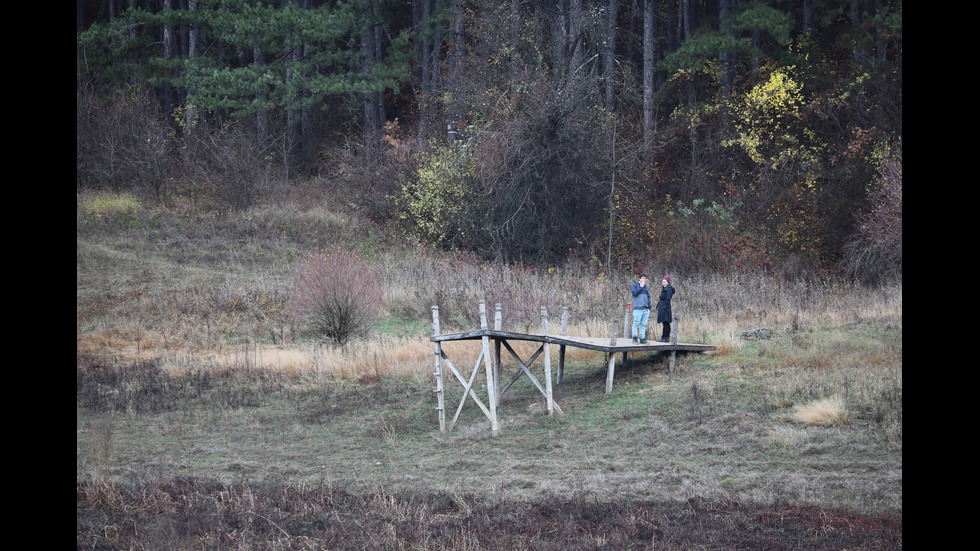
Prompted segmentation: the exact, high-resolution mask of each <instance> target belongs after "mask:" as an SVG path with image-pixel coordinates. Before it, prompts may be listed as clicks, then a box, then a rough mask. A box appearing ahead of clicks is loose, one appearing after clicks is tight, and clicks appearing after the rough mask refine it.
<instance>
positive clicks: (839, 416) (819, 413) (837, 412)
mask: <svg viewBox="0 0 980 551" xmlns="http://www.w3.org/2000/svg"><path fill="white" fill-rule="evenodd" d="M790 417H792V418H793V419H794V420H796V421H799V422H800V423H804V424H807V425H821V426H841V425H844V424H846V423H847V420H848V415H847V408H846V407H845V405H844V400H843V399H842V398H839V397H837V396H833V397H830V398H823V399H820V400H814V401H812V402H809V403H807V404H803V405H800V406H796V407H794V408H793V413H792V414H791V415H790Z"/></svg>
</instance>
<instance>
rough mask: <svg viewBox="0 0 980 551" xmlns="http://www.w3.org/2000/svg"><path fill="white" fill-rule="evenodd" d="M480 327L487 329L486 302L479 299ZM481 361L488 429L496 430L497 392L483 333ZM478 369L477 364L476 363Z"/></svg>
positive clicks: (487, 344)
mask: <svg viewBox="0 0 980 551" xmlns="http://www.w3.org/2000/svg"><path fill="white" fill-rule="evenodd" d="M480 329H482V330H484V331H485V330H486V329H487V304H486V302H485V301H482V300H481V301H480ZM482 340H483V363H484V366H485V367H486V370H487V394H488V396H487V398H488V399H487V401H488V402H489V403H490V430H491V431H493V432H497V430H499V429H500V427H499V426H498V425H497V393H496V383H494V380H493V366H492V365H490V363H491V361H492V360H491V359H490V338H489V337H487V336H486V335H483V339H482ZM477 369H479V365H477Z"/></svg>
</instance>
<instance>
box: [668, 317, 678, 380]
mask: <svg viewBox="0 0 980 551" xmlns="http://www.w3.org/2000/svg"><path fill="white" fill-rule="evenodd" d="M670 344H672V345H674V346H677V316H674V319H673V323H671V324H670ZM676 363H677V351H676V350H671V351H670V371H673V370H674V365H675V364H676Z"/></svg>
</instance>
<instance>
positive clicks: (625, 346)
mask: <svg viewBox="0 0 980 551" xmlns="http://www.w3.org/2000/svg"><path fill="white" fill-rule="evenodd" d="M567 320H568V308H564V309H563V310H562V321H561V331H560V332H559V333H558V334H552V332H550V331H549V330H548V311H547V309H546V308H545V307H543V306H542V307H541V333H539V334H535V333H516V332H513V331H503V330H502V329H501V312H500V305H499V304H498V305H497V306H496V312H495V315H494V328H493V329H488V324H487V315H486V305H485V303H484V301H480V329H478V330H476V331H466V332H462V333H450V334H445V335H443V334H441V333H440V331H439V308H438V307H436V306H433V307H432V330H433V334H432V336H431V337H430V338H429V340H430V341H432V342H433V343H434V345H435V358H436V373H435V376H436V390H435V392H436V394H437V397H438V407H437V408H436V409H437V410H438V411H439V428H440V430H441V431H443V432H445V431H446V430H452V427H453V425H454V424H455V423H456V420H457V419H458V418H459V413H460V411H461V410H462V408H463V404H464V403H465V401H466V399H467V397H471V398H472V399H473V401H474V402H475V403H476V404H477V405H478V406H479V407H480V409H482V410H483V413H484V414H485V415H486V416H487V417H488V418H489V419H490V427H491V430H493V431H496V430H498V423H497V406H499V405H500V397H501V396H502V395H503V393H505V392H507V389H509V388H510V386H511V385H512V384H514V382H515V381H517V380H518V379H519V378H520V377H522V376H527V377H528V378H529V379H530V380H531V382H532V383H533V384H534V385H535V387H537V389H538V390H539V391H540V392H541V394H542V395H544V397H545V400H546V402H547V409H548V414H549V415H551V414H553V413H554V412H555V411H556V410H557V411H558V412H559V413H561V408H560V407H558V405H557V404H555V403H554V399H553V393H552V373H551V346H552V345H555V346H558V371H557V381H558V384H561V379H562V375H563V373H564V369H565V349H566V348H567V347H569V346H573V347H576V348H584V349H587V350H595V351H599V352H605V353H606V354H608V367H607V372H606V393H607V394H608V393H610V392H612V385H613V377H614V373H615V366H616V355H617V354H622V358H623V361H624V362H625V361H626V357H627V354H629V353H631V352H670V353H671V354H670V364H669V365H670V370H671V371H673V370H674V363H675V358H676V355H677V352H708V351H711V350H714V349H715V347H714V346H712V345H708V344H697V343H684V342H677V317H676V316H675V317H674V322H673V323H672V324H671V329H672V332H671V339H670V341H669V342H654V341H649V342H647V343H646V344H633V341H632V338H630V337H629V336H628V335H629V332H630V323H629V312H627V313H626V316H625V318H624V321H623V336H622V337H619V336H618V334H617V333H618V326H619V322H618V320H615V319H614V320H612V323H611V331H610V336H609V337H608V338H603V337H577V336H571V335H567V334H566V328H567ZM466 340H480V341H482V343H483V346H482V348H481V351H480V356H479V357H478V358H477V360H476V365H475V366H474V367H473V371H472V372H471V373H470V375H469V377H468V378H466V377H464V376H463V374H462V373H461V372H460V371H459V369H457V368H456V366H455V365H453V363H452V361H451V360H450V359H449V356H448V355H447V354H446V352H445V351H444V350H443V345H444V344H445V343H449V342H454V341H466ZM491 341H492V342H493V345H494V346H493V352H492V353H491V351H490V342H491ZM510 341H527V342H539V343H541V346H540V347H539V348H538V349H537V351H536V352H534V353H533V354H532V356H531V357H530V358H529V359H528V360H527V361H525V360H523V359H522V358H521V357H520V356H519V355H518V354H517V352H515V351H514V349H513V347H511V346H510V344H509V342H510ZM501 347H503V348H506V349H507V351H508V352H509V353H510V355H511V356H513V358H514V359H515V360H516V361H517V363H518V364H519V365H520V369H519V370H518V371H517V372H516V374H515V375H514V377H513V378H512V379H511V380H510V382H508V383H507V384H506V385H504V386H503V387H501V384H500V383H501V379H500V356H501V354H500V353H501ZM542 355H543V362H544V373H543V375H544V377H543V378H544V384H543V385H542V383H541V382H540V381H539V380H538V378H537V377H535V375H534V373H533V372H532V371H531V364H532V363H533V362H534V361H535V360H536V359H537V358H538V357H539V356H542ZM481 361H482V362H483V363H484V366H485V371H486V377H487V402H486V403H484V402H483V400H482V399H481V398H480V397H479V396H478V395H477V394H476V392H475V391H474V390H473V385H474V382H475V379H476V376H477V373H478V372H479V371H480V363H481ZM444 367H446V368H448V369H449V371H450V372H451V373H452V375H453V376H454V377H455V378H456V380H457V381H458V382H459V383H460V384H461V385H462V386H463V397H462V399H461V400H460V402H459V406H458V407H457V409H456V415H455V416H454V417H453V418H452V420H451V421H450V423H449V425H448V429H447V426H446V418H445V399H444V380H443V375H444V370H443V368H444Z"/></svg>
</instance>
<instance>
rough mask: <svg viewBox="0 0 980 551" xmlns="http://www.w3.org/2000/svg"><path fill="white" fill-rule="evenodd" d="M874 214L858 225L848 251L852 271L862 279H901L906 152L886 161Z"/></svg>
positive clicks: (873, 197)
mask: <svg viewBox="0 0 980 551" xmlns="http://www.w3.org/2000/svg"><path fill="white" fill-rule="evenodd" d="M870 199H871V210H870V211H869V212H867V213H866V214H865V215H864V216H862V217H861V218H860V220H859V221H858V227H857V233H856V235H855V236H854V238H853V239H852V240H851V241H850V242H849V243H848V244H847V246H846V247H845V249H846V253H847V257H848V260H849V262H850V266H851V270H852V271H853V272H854V273H855V274H856V275H860V276H865V277H867V276H879V277H880V276H894V275H898V276H899V277H900V276H901V273H902V152H901V149H899V150H898V151H897V152H896V153H893V154H892V156H891V157H889V158H888V159H887V160H885V161H884V162H883V163H882V165H881V169H880V177H879V179H878V181H877V182H876V184H875V187H874V189H873V191H872V192H871V197H870Z"/></svg>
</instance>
